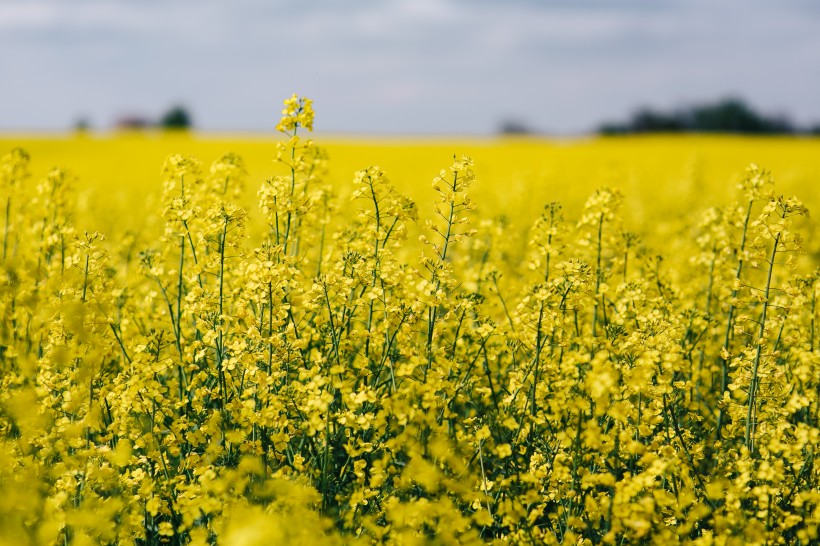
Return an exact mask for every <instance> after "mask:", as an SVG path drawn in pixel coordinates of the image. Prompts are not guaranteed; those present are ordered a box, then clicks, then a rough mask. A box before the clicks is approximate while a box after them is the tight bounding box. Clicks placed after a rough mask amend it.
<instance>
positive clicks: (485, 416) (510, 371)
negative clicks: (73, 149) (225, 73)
mask: <svg viewBox="0 0 820 546" xmlns="http://www.w3.org/2000/svg"><path fill="white" fill-rule="evenodd" d="M313 120H314V112H313V108H312V104H311V102H310V101H309V100H307V99H304V98H300V97H296V96H294V97H292V98H290V99H288V100H287V101H285V109H284V110H283V113H282V120H281V122H280V123H279V125H278V126H277V129H278V130H279V131H280V132H281V133H282V134H283V137H284V138H283V139H282V140H281V141H280V142H279V143H278V145H277V151H276V160H277V161H278V162H279V163H281V164H282V165H283V166H284V167H285V170H284V172H285V173H286V174H284V175H278V176H273V177H271V178H269V179H267V180H265V181H264V182H263V183H262V185H261V188H260V189H259V191H258V194H257V195H258V203H259V214H260V218H262V219H263V221H264V223H265V226H264V228H265V229H264V230H263V231H264V236H262V237H261V239H260V240H258V241H257V240H254V237H253V236H251V235H249V234H248V233H246V227H247V226H246V224H247V221H248V215H247V213H246V211H245V210H243V209H242V208H241V207H240V206H238V205H236V204H235V203H236V201H237V197H238V196H239V195H240V194H241V193H242V192H243V188H244V186H245V184H246V183H247V180H246V178H247V176H246V172H245V168H244V166H243V162H242V160H241V158H240V157H238V156H236V155H226V156H224V157H222V158H221V159H219V160H218V161H216V162H215V163H214V164H213V165H212V166H211V167H210V169H209V170H207V171H206V170H204V169H203V167H202V165H201V164H200V163H199V162H198V161H197V160H196V159H194V158H191V157H183V156H173V157H171V158H169V159H168V161H167V162H166V164H165V167H164V169H163V171H162V177H163V184H164V186H163V197H162V210H161V216H162V221H163V223H164V232H163V234H162V235H161V237H158V238H156V239H155V240H150V241H143V240H141V239H140V238H139V237H137V236H135V235H133V234H125V233H115V234H112V237H111V238H109V239H106V238H105V237H104V236H103V235H102V234H99V233H87V232H81V231H79V229H78V228H77V227H76V226H77V222H76V220H77V219H76V218H75V217H74V216H75V215H74V211H75V205H74V201H73V200H74V197H73V195H74V194H73V190H72V185H73V183H74V181H73V179H72V178H71V176H70V175H69V174H67V173H66V172H64V171H61V170H53V171H51V172H49V173H48V175H47V176H46V177H45V178H43V179H42V180H41V181H39V182H38V183H36V185H34V184H32V182H31V180H30V177H29V170H30V161H29V157H28V155H27V154H26V153H25V152H24V151H22V150H14V151H12V152H11V153H9V154H7V155H6V156H4V157H3V158H2V160H0V188H1V189H0V197H2V200H3V201H4V202H5V208H4V211H5V214H4V217H3V227H2V229H3V234H2V237H3V250H2V253H3V254H2V263H3V271H2V284H0V286H1V288H0V310H1V311H2V320H0V438H2V440H0V544H2V545H25V544H32V545H34V544H38V545H39V544H76V545H87V544H106V545H107V544H134V543H136V544H143V545H149V544H191V545H205V544H225V545H239V546H244V545H263V544H264V545H267V544H395V545H403V544H412V545H421V544H618V545H620V544H700V545H710V544H727V545H731V544H744V545H745V544H815V543H817V541H818V540H820V535H819V534H818V523H820V488H818V478H820V470H818V466H817V465H815V464H814V456H815V451H816V449H817V447H816V446H817V445H818V442H820V348H818V340H817V337H816V332H817V325H816V317H817V311H816V300H817V293H818V273H817V271H816V270H814V267H816V263H814V262H816V260H813V257H811V256H806V255H805V254H804V253H803V252H802V250H801V249H802V244H801V239H800V227H801V224H800V217H801V216H805V215H806V213H807V211H806V210H805V208H804V206H803V205H802V204H801V203H800V202H799V201H798V200H797V199H796V198H792V197H783V196H780V195H778V194H777V193H775V192H774V188H773V183H772V177H771V175H770V174H769V173H768V172H766V171H765V170H763V169H761V168H759V167H757V166H754V165H753V166H751V167H749V168H748V169H747V171H746V174H745V176H744V178H743V181H742V184H741V187H740V188H739V200H738V202H737V203H735V204H733V205H731V206H728V207H719V208H712V209H709V210H707V211H706V212H705V213H704V214H703V215H702V216H701V217H700V218H696V219H694V220H693V222H692V225H691V226H690V230H689V231H688V232H687V235H686V236H687V237H688V236H689V234H692V237H691V241H689V242H688V245H689V246H688V248H689V249H690V250H691V254H690V256H689V260H688V262H687V270H686V271H685V274H682V275H680V274H679V275H677V276H671V275H670V274H669V271H667V270H665V269H664V261H663V259H662V258H661V257H660V256H659V255H657V254H656V253H655V252H653V251H652V250H650V249H647V248H646V247H645V246H644V245H643V244H642V242H641V237H640V234H637V233H633V232H630V231H627V230H626V229H625V227H624V225H623V224H624V222H623V221H622V217H621V206H622V201H623V198H622V196H621V195H620V193H619V192H618V191H616V190H613V189H607V188H602V189H600V190H598V191H596V192H595V193H594V194H593V195H592V196H591V197H590V198H589V200H588V201H587V203H586V205H585V207H584V210H583V212H582V214H581V216H580V219H578V220H577V221H568V220H566V219H565V218H564V217H563V214H562V209H561V207H560V205H558V204H557V203H549V204H547V205H546V206H545V207H544V209H543V213H542V214H541V215H540V216H539V217H538V218H536V219H535V221H534V222H533V223H532V227H531V230H530V232H529V244H528V245H527V248H526V250H521V249H518V248H515V247H514V246H513V245H510V243H509V237H507V234H506V229H507V226H506V225H505V223H504V222H503V221H502V220H498V219H489V218H481V217H480V216H479V215H478V214H477V211H476V210H475V208H476V204H475V203H474V202H473V201H472V199H471V197H470V195H471V187H472V186H473V184H475V183H476V182H477V181H476V177H475V175H474V172H473V169H472V165H473V163H472V160H471V159H469V158H467V157H463V158H460V159H459V158H456V159H455V160H454V161H453V163H452V164H451V166H450V167H449V168H448V169H445V170H442V171H441V173H440V174H439V175H438V176H436V177H435V179H434V181H433V184H432V186H433V190H434V192H435V195H436V200H435V202H434V203H433V204H432V206H427V205H422V206H420V207H418V206H417V205H416V204H415V203H414V202H413V201H412V200H410V199H409V198H407V197H406V196H404V195H402V194H401V193H399V192H398V191H397V190H396V189H395V188H394V187H393V186H392V185H391V183H390V181H389V179H388V177H387V174H386V173H384V172H382V171H381V170H380V169H379V168H378V167H374V166H373V167H367V168H365V169H363V170H361V171H359V172H357V173H356V174H355V176H354V178H353V186H354V191H353V194H352V197H353V199H352V201H351V202H350V203H340V202H339V201H338V199H337V198H336V196H335V194H334V189H333V188H332V187H331V186H330V185H329V184H328V183H327V181H326V179H325V172H326V171H325V167H326V161H327V158H326V156H325V154H324V153H323V151H322V150H321V148H320V147H318V146H317V145H316V144H315V143H314V142H313V141H311V140H310V139H307V138H305V136H304V133H305V131H306V130H308V131H309V130H311V129H312V126H313ZM343 207H344V208H346V209H349V208H353V209H354V210H355V211H356V214H355V215H353V217H352V218H350V219H347V218H346V216H345V215H344V214H342V210H341V209H342V208H343ZM348 216H349V215H348ZM422 219H423V220H422ZM415 223H421V225H422V226H423V232H424V235H422V236H421V237H420V240H419V242H418V244H416V242H415V241H411V240H409V239H408V233H409V231H410V230H409V228H410V226H411V225H413V224H415ZM682 237H683V235H682ZM419 245H420V246H421V248H422V249H423V250H422V251H421V252H419ZM660 251H661V252H663V251H664V249H660ZM679 279H683V280H684V281H685V282H682V281H681V280H679Z"/></svg>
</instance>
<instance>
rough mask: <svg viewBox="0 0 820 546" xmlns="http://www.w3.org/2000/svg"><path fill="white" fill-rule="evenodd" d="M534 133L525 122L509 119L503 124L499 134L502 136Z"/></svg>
mask: <svg viewBox="0 0 820 546" xmlns="http://www.w3.org/2000/svg"><path fill="white" fill-rule="evenodd" d="M533 132H534V131H533V130H532V128H531V127H530V126H529V125H527V124H526V123H524V122H523V121H519V120H515V119H507V120H504V121H502V122H501V125H499V127H498V133H499V134H502V135H531V134H532V133H533Z"/></svg>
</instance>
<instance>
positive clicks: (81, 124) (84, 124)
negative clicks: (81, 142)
mask: <svg viewBox="0 0 820 546" xmlns="http://www.w3.org/2000/svg"><path fill="white" fill-rule="evenodd" d="M90 129H91V122H90V121H88V118H85V117H82V118H80V119H78V120H77V121H75V122H74V131H75V132H77V133H87V132H88V131H89V130H90Z"/></svg>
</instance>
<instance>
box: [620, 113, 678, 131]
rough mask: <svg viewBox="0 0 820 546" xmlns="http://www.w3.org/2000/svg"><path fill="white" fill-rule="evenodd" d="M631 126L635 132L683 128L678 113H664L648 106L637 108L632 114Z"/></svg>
mask: <svg viewBox="0 0 820 546" xmlns="http://www.w3.org/2000/svg"><path fill="white" fill-rule="evenodd" d="M631 126H632V132H635V133H670V132H678V131H682V130H683V129H684V123H683V120H681V119H680V115H679V114H676V113H672V114H666V113H663V112H657V111H655V110H650V109H648V108H644V109H641V110H638V111H637V112H636V113H635V115H634V116H632V123H631Z"/></svg>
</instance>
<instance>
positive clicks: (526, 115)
mask: <svg viewBox="0 0 820 546" xmlns="http://www.w3.org/2000/svg"><path fill="white" fill-rule="evenodd" d="M294 92H296V93H299V94H302V95H307V96H309V97H311V98H313V99H314V101H315V106H316V110H317V129H319V130H324V131H326V132H355V133H416V134H418V133H428V134H429V133H436V134H487V133H492V132H493V131H494V130H495V129H496V128H497V127H498V126H499V123H500V122H501V121H502V120H506V119H517V120H522V121H524V122H526V123H527V124H528V125H530V126H532V127H533V128H535V129H538V130H543V131H548V132H552V133H558V134H571V133H578V132H583V131H587V130H590V129H592V128H594V127H595V126H596V125H597V124H598V123H599V122H601V121H603V120H613V119H616V120H617V119H624V118H626V117H627V116H628V115H629V113H630V112H632V111H633V110H634V109H635V108H636V107H638V106H641V105H652V106H657V107H671V106H676V105H680V104H688V103H693V102H701V101H706V100H712V99H715V98H719V97H724V96H727V95H735V96H742V97H744V98H746V99H747V100H748V101H749V102H750V103H751V104H752V105H753V106H754V107H755V108H757V109H759V110H761V111H763V112H766V113H788V114H790V115H791V117H792V119H793V120H794V121H796V122H798V123H803V122H810V121H811V122H820V2H818V1H816V0H770V1H766V2H764V1H756V0H719V1H718V0H679V1H674V2H673V1H662V0H625V1H618V0H598V1H590V0H564V1H547V0H540V1H539V0H498V1H491V0H381V1H376V0H336V1H333V0H316V1H311V0H298V1H297V0H292V1H287V2H285V1H277V0H190V1H181V0H0V130H3V129H6V130H8V129H63V128H68V127H71V126H72V125H73V124H74V123H75V122H76V120H78V119H79V118H81V117H83V118H87V119H88V120H89V121H90V122H91V124H92V125H93V126H94V127H97V128H109V127H110V126H111V125H112V124H113V122H114V120H115V119H116V118H117V117H118V116H120V115H124V114H142V115H145V116H151V117H156V116H158V115H160V114H161V113H162V112H163V111H164V110H165V109H167V108H168V107H170V106H171V105H173V104H175V103H182V104H185V105H186V106H187V107H188V108H189V109H190V111H191V112H192V114H193V117H194V121H195V123H196V125H197V127H199V128H202V129H207V130H254V131H269V130H272V128H273V127H274V125H275V123H276V119H277V117H278V113H279V110H280V104H281V101H282V99H283V98H285V97H286V96H289V95H290V94H292V93H294Z"/></svg>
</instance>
